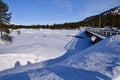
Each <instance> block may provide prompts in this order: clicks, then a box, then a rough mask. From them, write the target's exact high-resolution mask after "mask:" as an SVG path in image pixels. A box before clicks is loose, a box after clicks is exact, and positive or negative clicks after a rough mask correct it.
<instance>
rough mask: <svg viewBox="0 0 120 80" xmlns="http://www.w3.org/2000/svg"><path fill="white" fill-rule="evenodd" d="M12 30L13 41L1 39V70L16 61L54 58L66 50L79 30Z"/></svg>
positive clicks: (36, 60)
mask: <svg viewBox="0 0 120 80" xmlns="http://www.w3.org/2000/svg"><path fill="white" fill-rule="evenodd" d="M19 31H20V33H19V34H18V30H13V31H11V34H10V36H12V39H13V42H11V43H9V44H7V43H8V42H6V41H3V40H0V64H1V65H0V71H1V70H5V69H8V68H11V67H14V64H15V62H17V61H19V62H20V63H21V65H26V64H27V61H30V62H31V63H37V62H40V61H43V60H47V59H53V58H56V57H58V56H61V55H63V54H64V53H65V52H66V49H65V48H64V47H65V45H66V44H67V43H68V42H69V41H70V40H71V39H72V38H73V37H72V36H73V35H76V34H77V33H78V32H79V30H50V29H39V30H38V29H20V30H19Z"/></svg>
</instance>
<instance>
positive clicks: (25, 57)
mask: <svg viewBox="0 0 120 80" xmlns="http://www.w3.org/2000/svg"><path fill="white" fill-rule="evenodd" d="M43 60H45V59H44V58H42V57H37V56H35V55H32V54H1V55H0V64H2V65H0V71H2V70H5V69H9V68H12V67H14V65H15V63H16V62H17V61H19V62H20V64H21V65H26V64H27V62H28V61H29V62H31V63H38V62H40V61H43Z"/></svg>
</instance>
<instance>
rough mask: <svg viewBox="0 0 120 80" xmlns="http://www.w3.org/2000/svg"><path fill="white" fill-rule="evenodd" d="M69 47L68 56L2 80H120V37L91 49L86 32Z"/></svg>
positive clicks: (13, 71) (17, 70)
mask: <svg viewBox="0 0 120 80" xmlns="http://www.w3.org/2000/svg"><path fill="white" fill-rule="evenodd" d="M78 36H79V38H73V39H72V40H70V41H69V42H68V44H66V45H65V49H66V53H65V54H64V55H63V56H60V57H58V58H55V59H52V60H48V61H43V62H42V63H38V64H34V65H29V66H21V67H18V68H17V67H15V68H11V69H9V70H5V71H2V72H0V79H1V80H120V35H116V36H112V37H109V38H107V39H104V40H102V41H100V42H98V43H96V44H94V45H92V46H91V41H90V38H89V37H88V36H87V35H85V33H84V32H81V33H79V34H78Z"/></svg>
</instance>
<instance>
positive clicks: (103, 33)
mask: <svg viewBox="0 0 120 80" xmlns="http://www.w3.org/2000/svg"><path fill="white" fill-rule="evenodd" d="M86 30H87V31H89V32H94V33H96V34H99V35H101V36H104V37H109V36H113V35H120V30H117V29H105V28H87V29H86Z"/></svg>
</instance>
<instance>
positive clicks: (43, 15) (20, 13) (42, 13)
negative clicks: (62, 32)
mask: <svg viewBox="0 0 120 80" xmlns="http://www.w3.org/2000/svg"><path fill="white" fill-rule="evenodd" d="M4 2H6V3H7V4H8V6H9V12H11V13H12V18H11V23H12V24H22V25H33V24H54V23H64V22H76V21H81V20H83V19H84V18H86V17H88V16H92V15H96V14H98V13H101V12H103V11H106V10H109V9H111V8H113V7H115V6H119V5H120V0H4Z"/></svg>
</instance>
